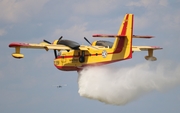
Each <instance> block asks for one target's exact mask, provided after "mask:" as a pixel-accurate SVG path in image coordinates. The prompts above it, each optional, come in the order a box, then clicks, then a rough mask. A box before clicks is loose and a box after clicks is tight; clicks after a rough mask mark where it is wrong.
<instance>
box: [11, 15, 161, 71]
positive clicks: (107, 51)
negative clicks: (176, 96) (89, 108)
mask: <svg viewBox="0 0 180 113" xmlns="http://www.w3.org/2000/svg"><path fill="white" fill-rule="evenodd" d="M133 23H134V15H133V14H126V15H125V16H124V20H123V22H122V25H121V26H120V29H119V31H118V34H117V35H105V34H95V35H93V37H102V38H105V37H108V38H115V40H114V43H112V42H109V41H102V40H99V41H94V42H93V43H90V42H89V41H88V40H87V39H86V38H85V37H84V39H85V40H86V41H87V42H88V43H89V44H90V45H89V46H87V45H80V44H78V43H77V42H74V41H71V40H63V39H62V36H61V37H60V38H59V39H58V40H55V41H54V42H53V43H51V42H49V41H47V40H44V41H43V42H42V43H39V44H32V43H19V42H13V43H10V44H9V47H12V48H15V53H13V54H12V56H13V57H14V58H18V59H20V58H23V57H24V55H23V54H21V53H20V49H21V48H31V49H45V50H46V51H48V50H54V55H55V59H54V65H55V67H56V68H58V69H59V70H63V71H79V70H81V69H82V68H84V67H86V66H94V65H104V64H110V63H114V62H117V61H122V60H127V59H131V58H132V53H133V52H135V51H148V55H147V56H145V59H146V60H150V61H155V60H157V59H156V57H154V56H153V51H154V50H158V49H162V48H160V47H156V46H132V38H152V36H139V35H133Z"/></svg>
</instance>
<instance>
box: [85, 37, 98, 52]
mask: <svg viewBox="0 0 180 113" xmlns="http://www.w3.org/2000/svg"><path fill="white" fill-rule="evenodd" d="M84 39H85V40H86V41H87V42H88V43H89V44H90V46H91V47H93V48H94V49H98V48H96V47H94V46H92V43H91V42H90V41H89V40H88V39H87V38H86V37H84Z"/></svg>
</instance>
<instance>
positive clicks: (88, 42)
mask: <svg viewBox="0 0 180 113" xmlns="http://www.w3.org/2000/svg"><path fill="white" fill-rule="evenodd" d="M84 39H85V40H86V41H87V42H88V43H89V44H90V45H92V44H91V42H90V41H89V40H88V39H87V38H86V37H84Z"/></svg>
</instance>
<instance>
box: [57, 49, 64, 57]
mask: <svg viewBox="0 0 180 113" xmlns="http://www.w3.org/2000/svg"><path fill="white" fill-rule="evenodd" d="M63 51H66V50H64V49H62V50H59V51H58V56H61V55H62V53H63Z"/></svg>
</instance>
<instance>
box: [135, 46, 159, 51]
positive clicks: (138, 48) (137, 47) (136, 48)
mask: <svg viewBox="0 0 180 113" xmlns="http://www.w3.org/2000/svg"><path fill="white" fill-rule="evenodd" d="M158 49H162V48H161V47H157V46H132V51H148V50H158Z"/></svg>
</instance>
